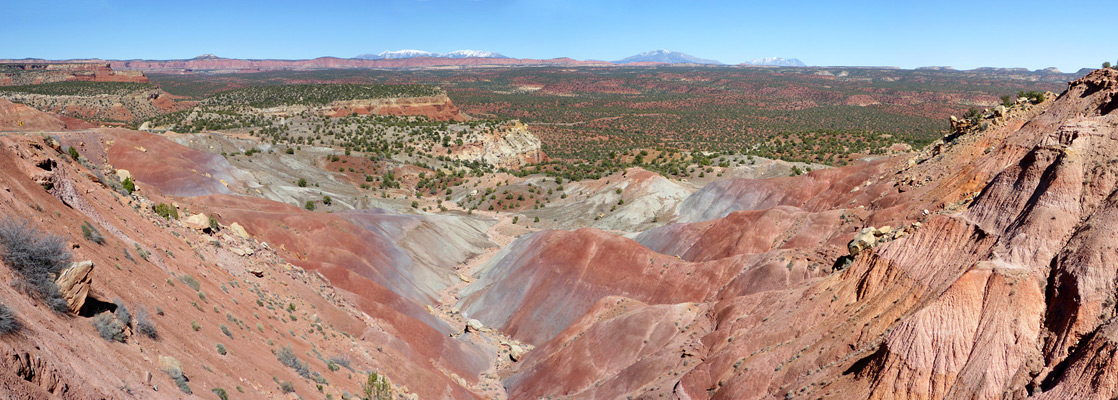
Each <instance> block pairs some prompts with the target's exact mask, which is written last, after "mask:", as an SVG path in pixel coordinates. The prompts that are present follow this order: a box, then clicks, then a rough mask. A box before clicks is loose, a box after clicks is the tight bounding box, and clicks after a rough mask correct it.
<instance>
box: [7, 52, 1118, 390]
mask: <svg viewBox="0 0 1118 400" xmlns="http://www.w3.org/2000/svg"><path fill="white" fill-rule="evenodd" d="M451 60H473V61H472V62H482V61H486V62H501V63H513V62H514V61H511V60H516V59H504V58H499V59H498V58H495V59H486V60H478V59H471V58H463V59H451ZM500 60H506V61H500ZM218 61H221V60H208V61H207V60H195V61H193V62H195V63H203V62H213V63H217V62H218ZM249 61H251V60H249ZM365 61H368V62H372V61H377V62H396V61H392V60H391V59H378V60H364V61H362V62H365ZM246 62H247V61H246ZM355 62H356V61H355ZM453 62H459V61H453ZM461 62H466V61H461ZM112 65H114V67H115V65H116V63H113V64H112ZM143 65H145V64H142V63H141V62H140V61H136V62H133V63H131V64H129V66H130V68H140V67H141V66H143ZM147 68H151V71H149V72H145V73H144V74H139V75H136V74H131V73H130V74H126V75H127V76H129V77H131V78H130V79H137V80H138V81H136V82H131V81H130V82H111V81H104V82H103V81H92V82H90V81H85V80H81V79H77V78H63V79H62V80H58V81H50V82H47V81H42V82H36V83H33V84H32V83H26V82H24V81H27V82H30V81H33V80H34V79H33V78H28V77H27V76H20V77H16V78H13V79H12V80H11V82H10V83H9V84H8V85H7V86H0V153H2V155H0V170H2V171H3V174H0V215H2V216H3V223H2V224H0V244H3V247H4V249H5V253H4V254H3V257H2V258H0V259H2V260H3V263H4V264H5V265H7V266H8V267H7V268H0V277H3V278H4V279H5V280H6V281H9V282H23V281H24V280H27V281H28V282H32V283H34V282H39V281H36V280H34V279H32V278H30V277H29V275H21V274H24V273H23V272H21V271H23V270H21V269H20V267H19V266H20V265H22V264H20V263H22V262H24V261H23V260H24V259H25V258H26V257H30V256H21V255H20V254H13V253H12V252H13V251H14V250H13V249H17V250H18V246H16V244H18V243H23V242H28V241H29V242H33V243H38V244H42V243H47V244H50V243H59V246H58V249H57V252H58V254H56V255H57V256H58V257H57V258H59V260H58V261H51V262H53V263H54V264H52V266H51V268H52V269H53V270H52V272H50V275H44V276H49V278H50V280H49V282H50V285H46V286H48V287H50V286H51V285H54V286H53V287H55V288H56V291H57V292H58V293H57V295H55V294H51V293H53V292H49V291H47V292H36V291H35V290H36V289H34V288H33V287H32V288H31V289H28V288H29V287H31V286H27V285H26V284H15V285H0V299H2V303H0V304H2V305H3V308H2V310H0V311H4V312H3V313H0V323H5V322H10V321H18V327H19V329H14V330H11V331H8V330H4V334H2V335H0V355H2V356H3V357H2V359H3V360H5V361H4V362H3V363H0V382H2V383H3V384H2V385H0V396H3V397H10V398H27V399H40V398H43V399H46V398H121V399H125V398H180V397H183V398H187V397H190V396H198V397H202V398H212V397H213V396H217V397H219V398H331V399H349V398H355V399H356V398H360V399H365V398H378V399H387V398H393V399H417V398H423V399H427V398H448V399H449V398H453V399H470V398H477V399H537V398H681V399H688V398H712V399H773V398H812V399H815V398H835V399H848V398H867V399H870V398H872V399H889V398H982V399H1001V398H1025V397H1035V398H1040V399H1049V398H1051V399H1058V398H1072V397H1074V398H1099V399H1104V398H1110V397H1113V396H1114V395H1118V380H1116V379H1113V377H1114V376H1118V375H1115V374H1114V373H1113V372H1114V371H1113V366H1114V365H1115V364H1114V363H1113V362H1111V361H1112V360H1111V359H1112V358H1113V354H1112V353H1113V352H1112V351H1110V350H1111V349H1112V347H1113V346H1114V343H1112V342H1113V341H1114V340H1113V338H1111V336H1113V335H1111V331H1113V329H1112V328H1113V327H1112V325H1114V319H1115V315H1118V314H1116V313H1115V312H1114V305H1115V304H1118V303H1116V301H1115V293H1116V292H1115V287H1114V282H1115V279H1114V278H1115V276H1118V275H1116V274H1118V270H1116V269H1115V268H1114V267H1113V265H1114V264H1113V263H1108V262H1107V260H1108V257H1110V255H1109V252H1108V251H1103V250H1101V249H1104V248H1109V247H1108V245H1107V243H1110V241H1111V239H1112V238H1111V237H1110V236H1108V234H1109V233H1108V231H1107V230H1106V229H1105V227H1106V226H1109V225H1107V221H1108V220H1109V218H1111V217H1112V215H1111V214H1113V213H1111V212H1110V211H1109V210H1110V209H1111V208H1113V204H1112V203H1114V200H1115V199H1114V198H1113V195H1112V194H1113V193H1111V192H1112V191H1113V186H1114V184H1115V176H1118V175H1115V174H1114V171H1112V169H1113V168H1112V167H1113V166H1112V162H1111V161H1112V158H1113V155H1114V151H1113V150H1111V148H1112V147H1114V146H1112V143H1111V141H1112V140H1111V139H1113V136H1115V134H1118V130H1116V128H1118V122H1116V121H1114V115H1115V114H1113V113H1112V111H1113V109H1114V108H1115V107H1114V99H1115V98H1118V71H1115V70H1112V69H1100V70H1092V71H1090V72H1088V73H1085V74H1083V75H1082V76H1080V75H1073V74H1060V73H1057V72H1051V71H1047V72H1045V71H1036V72H1030V71H1024V72H1022V71H1012V70H971V71H944V70H900V69H885V68H843V67H827V68H816V67H765V68H757V67H738V66H723V67H699V66H665V65H651V66H648V65H643V66H613V67H599V66H584V65H580V66H577V68H576V67H575V66H562V67H556V66H537V67H530V68H529V67H524V68H512V67H507V66H506V67H500V68H494V67H485V68H476V69H469V70H456V69H451V70H443V69H417V70H373V69H315V70H307V71H303V70H296V71H264V72H245V71H239V72H237V73H225V72H226V71H223V70H222V69H218V70H214V71H208V72H206V73H176V74H167V73H166V72H168V71H167V68H169V67H147ZM222 68H224V67H222ZM179 72H182V71H179ZM20 73H21V74H22V73H25V72H20ZM35 73H37V72H35ZM101 75H102V76H103V75H104V73H103V72H102V73H101ZM52 76H53V75H52ZM75 76H77V75H75ZM137 76H139V77H142V78H143V79H139V78H136V77H137ZM140 81H142V82H140ZM1002 96H1004V98H1002ZM972 108H973V109H972ZM968 109H972V110H968ZM12 224H15V225H12ZM13 226H18V227H19V229H15V228H11V227H13ZM8 228H11V229H8ZM47 247H48V248H53V247H50V246H47ZM62 253H64V254H62ZM63 255H64V256H65V257H62V256H63ZM86 261H88V262H89V263H85V262H86ZM75 277H76V278H75ZM35 279H39V280H42V279H47V278H44V277H38V278H35ZM42 293H47V294H45V295H44V294H42ZM52 299H54V300H52ZM59 300H61V301H64V302H65V305H66V306H67V307H68V309H67V310H61V311H56V310H52V309H51V308H52V307H54V306H52V305H51V304H52V303H51V301H56V302H57V301H59ZM5 310H6V311H5ZM129 310H132V311H131V312H129ZM140 310H143V319H142V320H141V318H140V315H139V314H140V313H139V311H140ZM133 317H135V318H133ZM0 327H3V326H2V324H0ZM153 330H157V331H158V333H155V334H149V333H146V332H152V331H153ZM1098 360H1103V361H1101V362H1100V361H1098ZM1088 388H1089V389H1088ZM222 393H224V395H223V394H222ZM900 393H904V394H907V396H901V395H898V394H900Z"/></svg>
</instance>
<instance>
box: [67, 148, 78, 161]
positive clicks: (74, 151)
mask: <svg viewBox="0 0 1118 400" xmlns="http://www.w3.org/2000/svg"><path fill="white" fill-rule="evenodd" d="M66 151H67V152H68V153H70V158H72V159H74V161H78V157H81V154H78V149H75V148H74V146H70V148H69V149H67V150H66Z"/></svg>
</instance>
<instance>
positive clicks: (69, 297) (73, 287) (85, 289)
mask: <svg viewBox="0 0 1118 400" xmlns="http://www.w3.org/2000/svg"><path fill="white" fill-rule="evenodd" d="M54 283H55V284H56V285H58V291H59V292H60V293H62V298H63V299H66V305H67V306H69V308H70V312H71V313H74V314H77V313H78V311H79V310H81V309H82V306H83V305H85V299H86V297H88V296H89V287H90V286H91V285H92V284H93V262H92V261H81V262H75V263H71V264H70V266H69V267H66V268H65V269H63V270H62V272H59V273H58V279H55V281H54Z"/></svg>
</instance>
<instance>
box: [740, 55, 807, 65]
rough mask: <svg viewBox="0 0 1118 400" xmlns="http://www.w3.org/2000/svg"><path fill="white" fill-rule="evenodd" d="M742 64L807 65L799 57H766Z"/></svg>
mask: <svg viewBox="0 0 1118 400" xmlns="http://www.w3.org/2000/svg"><path fill="white" fill-rule="evenodd" d="M741 65H774V66H778V67H806V66H807V64H804V62H803V61H800V60H799V59H797V58H783V57H765V58H758V59H754V60H750V61H746V62H743V63H741Z"/></svg>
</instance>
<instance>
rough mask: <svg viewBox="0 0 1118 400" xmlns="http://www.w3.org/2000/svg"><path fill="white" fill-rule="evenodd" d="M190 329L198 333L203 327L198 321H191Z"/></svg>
mask: <svg viewBox="0 0 1118 400" xmlns="http://www.w3.org/2000/svg"><path fill="white" fill-rule="evenodd" d="M190 329H192V330H194V331H195V332H198V330H199V329H202V325H201V324H199V323H198V321H190Z"/></svg>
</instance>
